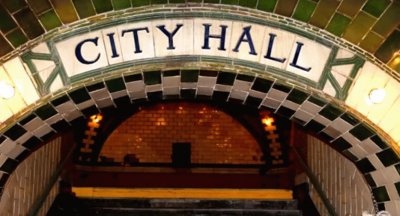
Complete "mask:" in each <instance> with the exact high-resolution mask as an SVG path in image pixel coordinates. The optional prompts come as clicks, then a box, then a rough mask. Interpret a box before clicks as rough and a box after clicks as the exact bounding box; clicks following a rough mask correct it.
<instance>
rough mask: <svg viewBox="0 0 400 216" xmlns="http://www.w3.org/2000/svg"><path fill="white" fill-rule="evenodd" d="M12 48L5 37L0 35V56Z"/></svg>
mask: <svg viewBox="0 0 400 216" xmlns="http://www.w3.org/2000/svg"><path fill="white" fill-rule="evenodd" d="M12 50H13V48H12V47H11V45H10V44H9V43H8V42H7V41H6V39H5V38H4V37H3V36H2V35H0V56H4V55H5V54H7V53H9V52H11V51H12Z"/></svg>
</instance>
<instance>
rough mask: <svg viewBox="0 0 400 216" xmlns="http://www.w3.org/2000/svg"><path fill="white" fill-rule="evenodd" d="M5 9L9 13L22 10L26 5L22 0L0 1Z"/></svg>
mask: <svg viewBox="0 0 400 216" xmlns="http://www.w3.org/2000/svg"><path fill="white" fill-rule="evenodd" d="M1 2H2V3H3V5H4V7H5V8H7V10H8V11H10V12H11V13H13V12H15V11H18V10H21V9H22V8H24V7H26V6H27V4H26V2H25V1H24V0H3V1H1Z"/></svg>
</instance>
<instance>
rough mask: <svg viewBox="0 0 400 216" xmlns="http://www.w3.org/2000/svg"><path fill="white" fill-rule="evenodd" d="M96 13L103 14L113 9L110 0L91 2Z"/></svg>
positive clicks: (94, 0)
mask: <svg viewBox="0 0 400 216" xmlns="http://www.w3.org/2000/svg"><path fill="white" fill-rule="evenodd" d="M92 2H93V5H94V8H95V9H96V12H97V13H104V12H107V11H111V10H112V9H113V7H112V4H111V0H92Z"/></svg>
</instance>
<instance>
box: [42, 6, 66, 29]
mask: <svg viewBox="0 0 400 216" xmlns="http://www.w3.org/2000/svg"><path fill="white" fill-rule="evenodd" d="M39 20H40V22H41V23H42V24H43V26H44V28H46V30H51V29H53V28H56V27H58V26H61V24H62V23H61V21H60V19H59V18H58V16H57V14H56V13H55V12H54V10H50V11H48V12H46V13H45V14H43V15H41V16H40V17H39Z"/></svg>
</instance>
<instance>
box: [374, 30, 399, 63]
mask: <svg viewBox="0 0 400 216" xmlns="http://www.w3.org/2000/svg"><path fill="white" fill-rule="evenodd" d="M399 38H400V30H396V31H393V32H392V33H391V34H390V35H389V37H388V38H387V39H386V41H385V42H383V44H382V45H381V47H379V49H378V51H377V52H376V57H378V58H379V59H380V60H382V61H383V62H388V61H389V60H390V59H391V58H392V56H393V53H395V52H396V51H398V50H400V40H399Z"/></svg>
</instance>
